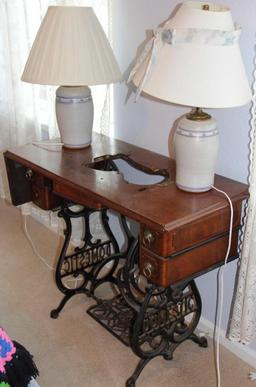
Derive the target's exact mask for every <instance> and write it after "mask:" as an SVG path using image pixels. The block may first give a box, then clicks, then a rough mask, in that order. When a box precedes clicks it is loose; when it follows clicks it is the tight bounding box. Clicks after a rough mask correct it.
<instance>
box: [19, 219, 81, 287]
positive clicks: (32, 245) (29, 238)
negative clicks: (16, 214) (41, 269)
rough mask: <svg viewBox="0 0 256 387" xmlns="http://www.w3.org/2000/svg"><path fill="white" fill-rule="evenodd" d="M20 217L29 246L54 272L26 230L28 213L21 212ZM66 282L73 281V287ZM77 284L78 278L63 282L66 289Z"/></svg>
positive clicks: (53, 269)
mask: <svg viewBox="0 0 256 387" xmlns="http://www.w3.org/2000/svg"><path fill="white" fill-rule="evenodd" d="M22 218H23V231H24V234H25V236H26V238H27V240H28V241H29V243H30V245H31V247H32V250H33V252H34V253H35V255H36V256H37V257H38V258H39V259H40V260H41V261H42V262H43V264H44V265H45V266H46V267H48V269H50V270H52V271H54V272H56V269H55V268H54V267H52V266H51V265H50V264H49V263H48V262H47V260H46V258H44V257H43V256H42V255H41V254H40V253H39V251H38V250H37V248H36V246H35V244H34V242H33V240H32V238H31V236H30V235H29V232H28V227H27V218H28V215H27V214H22ZM67 282H75V286H74V287H69V286H68V285H67ZM77 284H78V278H74V279H70V278H69V279H67V280H66V282H65V286H66V287H67V288H68V289H74V288H76V287H77Z"/></svg>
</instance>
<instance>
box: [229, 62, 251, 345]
mask: <svg viewBox="0 0 256 387" xmlns="http://www.w3.org/2000/svg"><path fill="white" fill-rule="evenodd" d="M249 193H250V198H249V202H248V208H247V219H246V222H245V229H244V235H243V246H242V252H241V259H240V265H239V272H238V279H237V287H236V294H235V299H234V306H233V312H232V318H231V324H230V331H229V338H230V339H231V340H233V341H239V342H241V343H243V344H249V343H250V342H251V341H252V340H253V339H255V338H256V57H255V60H254V85H253V103H252V110H251V142H250V177H249Z"/></svg>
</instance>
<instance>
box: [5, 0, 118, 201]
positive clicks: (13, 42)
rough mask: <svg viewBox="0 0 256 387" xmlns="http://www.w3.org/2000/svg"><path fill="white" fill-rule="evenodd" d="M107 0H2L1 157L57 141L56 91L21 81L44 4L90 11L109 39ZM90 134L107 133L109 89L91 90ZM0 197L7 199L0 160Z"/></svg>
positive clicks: (109, 27)
mask: <svg viewBox="0 0 256 387" xmlns="http://www.w3.org/2000/svg"><path fill="white" fill-rule="evenodd" d="M109 1H110V0H55V1H49V0H1V1H0V68H1V71H0V152H1V153H2V152H3V151H4V150H6V149H8V148H11V147H14V146H18V145H22V144H25V143H29V142H32V141H35V140H46V139H49V138H55V137H59V132H58V129H57V126H56V120H55V102H54V100H55V88H53V87H48V86H40V85H31V84H27V83H24V82H22V81H21V80H20V78H21V74H22V71H23V68H24V65H25V62H26V59H27V57H28V53H29V50H30V48H31V46H32V44H33V41H34V38H35V35H36V32H37V30H38V28H39V25H40V22H41V20H42V17H43V16H44V14H45V12H46V10H47V7H48V6H49V5H78V6H90V7H93V8H94V11H95V13H96V15H97V17H98V19H99V21H100V22H101V24H102V26H103V28H104V30H105V32H106V34H107V36H108V37H109V38H110V32H111V26H110V21H111V15H110V6H109ZM92 93H93V98H94V106H95V119H94V130H96V131H98V132H103V133H105V134H108V132H109V125H110V112H109V109H110V101H109V95H110V92H109V88H108V87H107V86H105V85H103V86H95V87H92ZM1 171H2V173H0V196H1V197H5V196H6V189H4V186H5V187H6V185H7V183H6V176H5V172H4V168H3V158H2V157H1V160H0V172H1Z"/></svg>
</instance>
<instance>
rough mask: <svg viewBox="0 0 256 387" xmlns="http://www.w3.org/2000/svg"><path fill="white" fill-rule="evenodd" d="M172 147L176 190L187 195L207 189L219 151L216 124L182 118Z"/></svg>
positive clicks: (211, 120)
mask: <svg viewBox="0 0 256 387" xmlns="http://www.w3.org/2000/svg"><path fill="white" fill-rule="evenodd" d="M174 147H175V155H176V185H177V187H178V188H180V189H182V190H183V191H188V192H205V191H208V190H210V189H211V186H212V184H213V183H214V171H215V165H216V160H217V155H218V148H219V132H218V129H217V126H216V121H215V120H214V119H213V118H208V119H205V120H191V119H188V118H187V117H182V118H181V120H180V121H179V124H178V127H177V130H176V132H175V136H174Z"/></svg>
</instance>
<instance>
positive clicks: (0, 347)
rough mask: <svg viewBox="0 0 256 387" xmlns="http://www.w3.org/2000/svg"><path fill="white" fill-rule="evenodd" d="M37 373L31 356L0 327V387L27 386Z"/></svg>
mask: <svg viewBox="0 0 256 387" xmlns="http://www.w3.org/2000/svg"><path fill="white" fill-rule="evenodd" d="M38 375H39V372H38V369H37V367H36V365H35V363H34V361H33V356H32V355H31V354H30V353H29V352H28V351H27V350H26V349H25V348H24V347H23V346H22V345H21V344H19V343H17V342H16V341H12V340H11V339H10V338H9V337H8V336H7V334H6V332H5V331H4V330H3V329H2V328H0V387H9V386H10V387H27V386H28V384H29V383H30V381H31V380H32V378H36V377H37V376H38Z"/></svg>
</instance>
